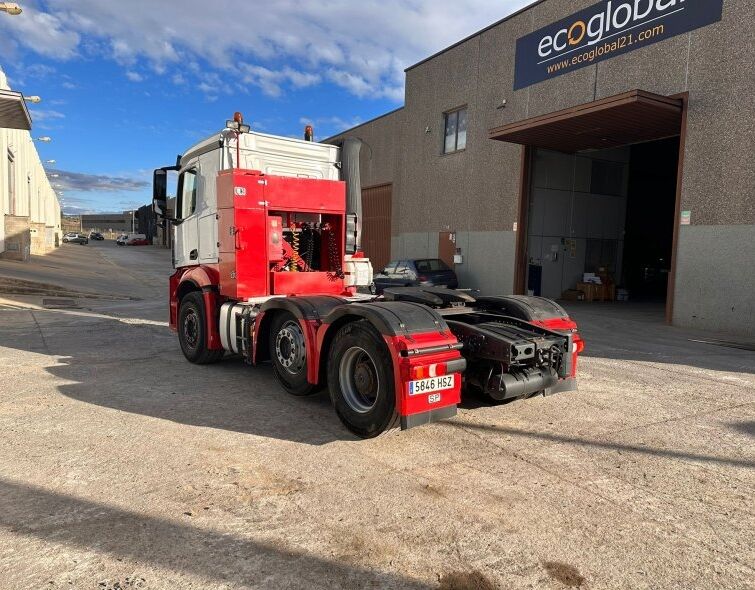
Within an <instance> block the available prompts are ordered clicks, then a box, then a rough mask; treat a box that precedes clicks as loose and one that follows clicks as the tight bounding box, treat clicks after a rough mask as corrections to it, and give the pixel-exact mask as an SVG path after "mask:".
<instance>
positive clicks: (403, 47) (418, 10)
mask: <svg viewBox="0 0 755 590" xmlns="http://www.w3.org/2000/svg"><path fill="white" fill-rule="evenodd" d="M527 3H528V2H527V1H526V0H498V1H483V0H456V1H451V0H437V1H432V0H404V1H398V0H383V1H381V2H376V1H370V0H365V1H360V2H357V1H354V0H320V1H318V2H313V1H311V0H275V1H273V2H270V1H268V2H260V1H257V0H251V1H250V0H247V1H242V0H215V1H214V2H207V0H184V1H181V2H179V1H177V0H162V1H159V0H158V1H155V0H152V1H148V0H129V1H116V0H49V1H41V0H34V1H28V2H19V4H20V5H21V6H22V8H23V9H24V12H23V14H21V15H19V16H15V17H11V16H8V15H4V14H2V15H0V66H1V67H2V68H3V70H4V71H5V72H6V74H7V75H8V77H9V79H10V84H11V86H12V87H13V88H14V89H16V90H20V91H23V92H24V93H25V94H27V95H29V94H34V95H40V96H42V98H43V102H42V103H40V104H38V105H30V106H31V108H32V118H33V120H34V130H33V133H34V134H35V135H36V136H39V135H49V136H51V137H52V138H53V141H52V143H50V144H38V146H39V151H40V154H41V156H42V158H43V159H45V160H47V159H55V160H56V162H57V163H56V164H55V166H54V167H55V168H57V169H59V171H58V173H59V174H60V177H59V178H58V179H54V182H56V183H58V184H60V185H61V186H62V190H64V195H63V197H62V198H63V200H64V201H65V206H64V210H65V211H66V212H69V213H78V212H93V211H119V210H124V209H129V208H132V207H135V206H139V205H142V204H145V203H147V202H148V201H149V199H150V187H149V182H150V180H151V171H152V169H153V168H155V167H158V166H162V165H165V164H170V163H172V162H174V161H175V155H176V154H177V153H180V152H183V151H185V150H186V149H187V148H188V147H189V146H190V145H191V144H192V143H194V142H195V141H197V140H199V139H201V138H203V137H206V136H207V135H210V134H211V133H214V132H215V131H217V130H219V129H220V128H222V126H223V123H224V122H225V120H226V119H227V118H228V117H229V116H231V115H232V113H233V112H234V111H237V110H240V111H242V112H243V113H244V116H245V118H246V120H247V122H251V124H252V126H253V128H254V129H256V130H259V131H263V132H266V133H274V134H280V135H295V136H299V135H300V134H301V132H302V129H303V126H304V124H305V123H306V122H309V121H311V122H312V123H313V124H314V125H315V132H316V135H317V137H318V138H324V137H327V136H329V135H332V134H334V133H337V132H339V131H342V130H343V129H346V128H348V127H351V126H353V125H356V124H358V123H360V122H363V121H366V120H369V119H371V118H372V117H375V116H378V115H381V114H383V113H385V112H387V111H389V110H392V109H394V108H396V107H398V106H401V105H402V104H403V83H404V75H403V70H404V68H406V67H407V66H409V65H411V64H413V63H415V62H417V61H419V60H420V59H423V58H424V57H427V56H428V55H430V54H432V53H434V52H435V51H438V50H440V49H443V48H444V47H446V46H448V45H450V44H452V43H454V42H455V41H458V40H459V39H461V38H463V37H465V36H467V35H469V34H471V33H473V32H475V31H476V30H479V29H481V28H483V27H485V26H487V25H489V24H491V23H492V22H494V21H496V20H499V19H500V18H503V17H504V16H506V15H508V14H510V13H511V12H513V11H514V10H516V9H519V8H521V7H522V6H524V5H526V4H527Z"/></svg>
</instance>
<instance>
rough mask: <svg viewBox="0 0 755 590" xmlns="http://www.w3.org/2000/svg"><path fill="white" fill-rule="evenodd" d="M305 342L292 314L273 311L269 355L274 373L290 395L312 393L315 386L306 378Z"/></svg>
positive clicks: (299, 326)
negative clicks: (274, 312)
mask: <svg viewBox="0 0 755 590" xmlns="http://www.w3.org/2000/svg"><path fill="white" fill-rule="evenodd" d="M306 342H307V341H306V339H305V337H304V332H303V330H302V329H301V325H300V324H299V322H298V321H297V319H296V318H295V317H294V315H293V314H291V313H289V312H287V311H284V312H281V313H278V314H276V315H275V317H274V318H273V323H272V326H271V329H270V358H271V359H272V361H273V369H274V371H275V377H276V378H277V379H278V382H279V383H280V384H281V386H282V387H283V389H285V390H286V391H287V392H288V393H290V394H291V395H296V396H305V395H311V394H312V393H315V391H316V390H317V388H316V386H314V385H312V384H311V383H310V382H309V381H307V346H306Z"/></svg>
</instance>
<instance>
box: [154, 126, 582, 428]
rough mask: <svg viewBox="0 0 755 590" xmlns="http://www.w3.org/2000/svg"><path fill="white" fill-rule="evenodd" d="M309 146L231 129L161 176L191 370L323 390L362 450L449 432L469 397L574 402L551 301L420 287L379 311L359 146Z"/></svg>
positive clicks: (563, 337)
mask: <svg viewBox="0 0 755 590" xmlns="http://www.w3.org/2000/svg"><path fill="white" fill-rule="evenodd" d="M312 135H313V134H312V129H311V128H310V127H308V128H307V129H306V131H305V138H304V139H303V140H299V139H291V138H286V137H276V136H272V135H268V134H263V133H257V132H254V131H252V130H251V129H250V128H249V126H248V125H245V124H244V122H243V117H242V116H241V114H240V113H236V114H235V115H234V118H233V119H232V120H229V121H227V122H226V126H225V128H224V129H223V130H222V131H220V132H219V133H217V134H215V135H213V136H211V137H210V138H208V139H206V140H205V141H202V142H200V143H198V144H197V145H195V146H193V147H192V148H190V149H189V150H188V151H187V152H186V153H185V154H183V155H179V156H178V158H177V160H176V163H175V165H173V166H165V167H162V168H159V169H157V170H155V172H154V187H153V188H154V194H153V207H154V211H155V213H156V214H157V215H158V217H159V218H161V220H163V222H167V223H169V224H171V225H172V227H173V230H172V231H173V232H174V235H173V266H174V268H175V272H174V273H173V275H172V276H171V277H170V284H169V294H170V327H171V329H172V330H174V331H176V332H177V334H178V341H179V343H180V346H181V350H182V351H183V354H184V356H185V357H186V358H187V360H189V361H190V362H192V363H195V364H206V363H213V362H217V361H219V360H220V359H221V357H223V355H224V354H231V355H238V356H240V357H242V358H243V359H244V360H245V361H246V362H247V363H249V364H251V365H258V364H260V363H267V362H269V363H270V364H272V367H273V370H274V372H275V376H276V378H277V380H278V382H279V383H280V385H281V387H282V388H283V389H284V390H285V391H287V392H288V393H289V394H291V395H295V396H306V395H310V394H314V393H317V392H318V391H321V390H322V389H325V388H327V389H328V391H329V393H330V398H331V401H332V403H333V407H334V408H335V411H336V414H337V415H338V417H339V418H340V420H341V421H342V422H343V424H344V426H345V427H346V428H348V429H349V430H350V431H351V432H353V433H354V434H356V435H357V436H360V437H364V438H369V437H374V436H377V435H379V434H381V433H383V432H385V431H387V430H390V429H393V428H401V429H407V428H411V427H414V426H419V425H422V424H427V423H430V422H435V421H438V420H443V419H447V418H450V417H452V416H454V415H455V414H456V410H457V406H458V404H459V403H460V400H461V395H462V389H463V388H465V389H467V390H471V389H475V390H477V391H478V392H479V393H481V394H483V395H485V396H488V397H489V398H490V399H491V400H492V401H494V402H499V401H504V400H511V399H515V398H527V397H530V396H533V395H536V394H544V395H550V394H554V393H558V392H565V391H573V390H575V389H576V373H577V357H578V355H579V353H580V352H581V351H582V347H583V342H582V339H581V338H580V336H579V334H578V332H577V326H576V324H575V323H574V321H572V320H571V319H570V318H569V316H568V315H567V313H566V312H565V311H564V309H563V308H562V307H561V306H559V305H558V304H557V303H555V302H553V301H551V300H548V299H543V298H540V297H525V296H486V297H479V296H478V297H475V296H472V295H470V294H469V293H467V292H462V291H457V290H451V289H444V288H432V287H427V288H425V287H421V286H420V287H405V288H392V289H386V290H385V292H384V293H383V294H382V295H381V296H379V297H375V296H372V295H369V294H368V293H367V292H366V289H367V287H368V286H369V285H370V283H371V282H372V267H371V265H370V261H369V259H368V258H367V257H366V256H365V255H364V253H363V252H362V250H361V246H360V242H361V219H362V204H361V184H360V174H359V154H360V149H361V142H360V141H359V140H358V139H346V140H344V141H343V142H342V143H341V144H340V145H327V144H321V143H315V142H314V141H313V137H312ZM173 173H177V174H173ZM169 176H170V177H173V176H176V177H177V181H176V182H177V187H176V195H177V196H176V203H175V206H174V207H173V209H171V210H169V209H168V201H167V197H166V194H167V186H168V178H169ZM171 182H172V181H171Z"/></svg>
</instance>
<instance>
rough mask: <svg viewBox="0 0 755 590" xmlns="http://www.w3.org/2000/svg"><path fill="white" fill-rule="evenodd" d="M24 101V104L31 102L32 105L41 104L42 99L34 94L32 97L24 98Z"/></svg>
mask: <svg viewBox="0 0 755 590" xmlns="http://www.w3.org/2000/svg"><path fill="white" fill-rule="evenodd" d="M24 100H25V101H26V102H33V103H34V104H38V103H40V102H42V98H41V97H39V96H37V95H36V94H33V95H32V96H24Z"/></svg>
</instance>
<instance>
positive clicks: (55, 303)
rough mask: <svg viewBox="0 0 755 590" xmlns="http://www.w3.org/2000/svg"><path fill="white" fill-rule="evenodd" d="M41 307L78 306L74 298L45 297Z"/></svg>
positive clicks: (61, 307) (64, 307) (66, 307)
mask: <svg viewBox="0 0 755 590" xmlns="http://www.w3.org/2000/svg"><path fill="white" fill-rule="evenodd" d="M42 307H44V308H46V309H76V308H78V307H79V306H78V305H77V303H76V300H75V299H60V298H45V299H42Z"/></svg>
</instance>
